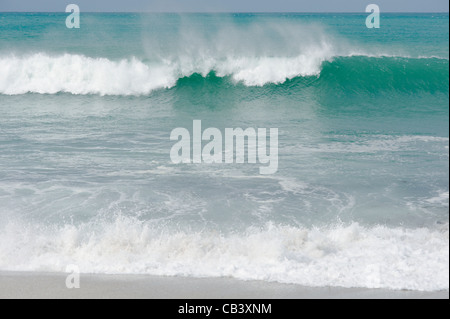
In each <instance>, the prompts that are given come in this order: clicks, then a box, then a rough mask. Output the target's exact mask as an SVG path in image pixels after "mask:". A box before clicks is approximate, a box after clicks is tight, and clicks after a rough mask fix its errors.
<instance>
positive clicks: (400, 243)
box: [0, 217, 449, 291]
mask: <svg viewBox="0 0 450 319" xmlns="http://www.w3.org/2000/svg"><path fill="white" fill-rule="evenodd" d="M0 243H1V244H0V270H7V271H45V272H47V271H48V272H64V271H65V268H66V266H67V265H69V264H75V265H78V266H79V267H80V270H81V271H82V272H84V273H104V274H149V275H160V276H193V277H233V278H237V279H241V280H264V281H273V282H280V283H291V284H300V285H306V286H311V287H327V286H333V287H364V288H387V289H397V290H401V289H408V290H419V291H439V290H448V289H449V284H448V283H449V256H448V250H449V229H448V224H447V225H442V226H441V227H440V228H437V229H434V230H432V229H425V228H417V229H405V228H389V227H385V226H377V227H372V228H367V227H363V226H361V225H359V224H357V223H353V224H350V225H335V226H328V227H321V228H302V227H291V226H277V225H275V224H272V223H268V224H267V225H266V227H264V228H262V229H259V228H252V227H250V228H248V229H247V230H246V231H245V232H243V233H240V234H233V233H231V234H221V233H219V232H215V231H213V230H212V229H210V230H205V231H201V232H186V231H169V230H168V229H158V230H157V229H155V227H154V226H152V225H150V224H149V223H146V222H142V221H138V220H136V219H133V218H122V217H121V218H118V219H117V220H116V221H114V222H112V223H103V224H101V225H94V224H84V225H80V226H73V225H66V226H62V227H56V226H31V225H23V224H17V223H9V224H8V225H7V226H6V227H3V229H2V231H1V233H0ZM431 274H432V275H431Z"/></svg>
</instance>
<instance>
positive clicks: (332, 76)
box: [0, 13, 449, 290]
mask: <svg viewBox="0 0 450 319" xmlns="http://www.w3.org/2000/svg"><path fill="white" fill-rule="evenodd" d="M365 17H366V16H365V15H357V14H257V15H251V14H234V15H232V14H201V15H200V14H196V15H175V14H161V15H158V14H82V16H81V28H80V29H67V28H66V27H65V18H66V15H65V14H4V13H3V14H2V13H0V114H1V117H0V149H1V152H0V230H1V233H0V269H1V270H45V271H64V269H65V266H66V265H67V264H77V265H80V267H81V269H82V271H83V272H99V273H146V274H156V275H183V276H201V277H204V276H207V277H208V276H212V277H216V276H232V277H236V278H240V279H244V280H253V279H258V280H268V281H279V282H288V283H298V284H303V285H309V286H344V287H370V288H379V287H382V288H393V289H414V290H440V289H448V282H449V280H448V273H449V271H448V265H449V257H448V218H449V209H448V203H449V202H448V198H449V197H448V196H449V195H448V192H449V187H448V181H449V162H448V161H449V157H448V155H449V151H448V145H449V106H448V104H449V29H448V26H449V20H448V14H387V15H382V17H381V23H382V24H381V28H380V29H367V28H366V26H365ZM193 120H202V125H203V128H208V127H215V128H218V129H220V130H221V131H222V132H223V131H224V130H225V128H237V127H240V128H244V129H245V128H278V130H279V169H278V172H277V173H276V174H274V175H267V176H264V175H260V174H259V167H260V164H245V165H242V164H190V165H189V164H179V165H177V164H173V163H172V162H171V159H170V156H169V153H170V150H171V148H172V146H173V145H174V142H173V141H171V140H170V138H169V137H170V133H171V131H172V130H173V129H175V128H178V127H183V128H187V129H189V130H190V131H191V132H192V124H193ZM431 276H433V278H430V277H431Z"/></svg>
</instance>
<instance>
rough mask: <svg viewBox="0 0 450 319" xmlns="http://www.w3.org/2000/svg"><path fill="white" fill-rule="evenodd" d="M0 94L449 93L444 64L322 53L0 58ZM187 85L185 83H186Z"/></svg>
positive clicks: (441, 61) (440, 61)
mask: <svg viewBox="0 0 450 319" xmlns="http://www.w3.org/2000/svg"><path fill="white" fill-rule="evenodd" d="M0 69H1V70H2V72H1V73H0V94H6V95H20V94H27V93H39V94H57V93H71V94H80V95H87V94H98V95H135V96H139V95H147V94H150V93H151V92H153V91H155V90H160V89H170V88H173V87H176V86H177V84H179V81H180V80H183V81H184V82H183V83H184V84H186V83H189V81H196V79H197V78H198V75H200V76H201V77H202V78H210V76H211V75H212V76H213V77H219V78H226V79H228V80H229V81H230V82H231V83H232V84H233V85H244V86H247V87H253V86H259V87H261V86H265V85H283V84H285V83H286V82H289V81H291V82H292V81H294V82H295V83H296V84H298V85H300V86H313V87H317V88H319V89H323V90H329V89H332V90H336V88H342V89H343V90H345V92H347V93H352V92H356V93H359V94H361V93H365V92H369V93H377V92H379V91H404V92H418V91H426V92H431V93H434V92H448V85H449V61H448V59H441V58H435V57H430V58H409V57H393V56H368V55H349V56H332V55H330V54H329V53H328V52H327V51H326V50H324V51H319V52H316V53H314V54H304V55H299V56H295V57H271V56H265V57H230V58H226V59H220V60H215V59H213V58H210V59H205V60H202V61H201V62H199V61H198V60H195V59H192V60H187V59H183V60H177V61H158V62H150V61H143V60H139V59H137V58H130V59H123V60H119V61H112V60H109V59H106V58H91V57H87V56H83V55H74V54H65V55H60V56H50V55H47V54H44V53H39V54H34V55H30V56H26V57H16V56H9V57H0ZM195 75H197V77H196V76H195ZM186 79H187V80H186Z"/></svg>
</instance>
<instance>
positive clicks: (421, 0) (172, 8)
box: [0, 0, 449, 12]
mask: <svg viewBox="0 0 450 319" xmlns="http://www.w3.org/2000/svg"><path fill="white" fill-rule="evenodd" d="M71 3H74V4H77V5H78V6H79V7H80V10H81V11H84V12H146V11H148V12H365V8H366V6H367V5H369V4H371V3H374V4H377V5H378V6H379V7H380V11H381V12H448V11H449V10H448V8H449V4H448V1H447V0H426V1H425V0H367V1H365V0H125V1H124V0H0V12H5V11H16V12H19V11H24V12H64V11H65V8H66V6H67V5H68V4H71Z"/></svg>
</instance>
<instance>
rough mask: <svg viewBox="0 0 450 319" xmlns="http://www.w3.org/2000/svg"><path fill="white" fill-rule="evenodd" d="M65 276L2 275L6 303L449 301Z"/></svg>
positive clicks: (430, 295)
mask: <svg viewBox="0 0 450 319" xmlns="http://www.w3.org/2000/svg"><path fill="white" fill-rule="evenodd" d="M65 281H66V274H54V273H26V272H23V273H22V272H20V273H19V272H1V273H0V298H1V299H122V298H125V299H128V298H132V299H147V298H148V299H206V298H207V299H244V298H245V299H353V298H357V299H372V298H382V299H435V298H437V299H448V298H449V292H448V291H442V292H418V291H393V290H382V289H380V290H378V289H359V288H352V289H345V288H308V287H303V286H298V285H285V284H278V283H268V282H258V281H252V282H245V281H239V280H234V279H228V278H218V279H197V278H180V277H155V276H140V275H81V280H80V289H67V288H66V285H65Z"/></svg>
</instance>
